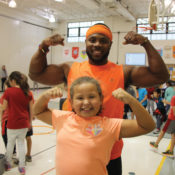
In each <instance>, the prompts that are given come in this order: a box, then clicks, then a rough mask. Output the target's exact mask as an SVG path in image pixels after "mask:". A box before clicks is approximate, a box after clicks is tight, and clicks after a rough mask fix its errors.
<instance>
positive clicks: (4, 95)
mask: <svg viewBox="0 0 175 175" xmlns="http://www.w3.org/2000/svg"><path fill="white" fill-rule="evenodd" d="M8 90H9V88H7V89H6V90H5V92H4V94H3V99H5V100H7V101H9V95H8Z"/></svg>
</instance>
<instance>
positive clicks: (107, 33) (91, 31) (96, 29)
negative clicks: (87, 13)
mask: <svg viewBox="0 0 175 175" xmlns="http://www.w3.org/2000/svg"><path fill="white" fill-rule="evenodd" d="M94 33H100V34H103V35H105V36H107V37H108V38H109V39H110V40H111V41H112V32H111V30H110V29H109V28H108V27H106V26H104V25H101V24H97V25H94V26H92V27H90V28H89V29H88V31H87V32H86V38H88V37H89V36H90V35H92V34H94Z"/></svg>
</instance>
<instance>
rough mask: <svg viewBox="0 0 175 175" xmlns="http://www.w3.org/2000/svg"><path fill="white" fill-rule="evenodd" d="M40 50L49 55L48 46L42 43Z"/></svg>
mask: <svg viewBox="0 0 175 175" xmlns="http://www.w3.org/2000/svg"><path fill="white" fill-rule="evenodd" d="M39 50H40V51H41V52H43V53H44V54H47V53H48V52H49V46H47V45H45V44H43V43H41V44H40V45H39Z"/></svg>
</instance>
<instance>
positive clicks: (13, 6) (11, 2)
mask: <svg viewBox="0 0 175 175" xmlns="http://www.w3.org/2000/svg"><path fill="white" fill-rule="evenodd" d="M9 7H11V8H15V7H16V2H15V0H10V2H9Z"/></svg>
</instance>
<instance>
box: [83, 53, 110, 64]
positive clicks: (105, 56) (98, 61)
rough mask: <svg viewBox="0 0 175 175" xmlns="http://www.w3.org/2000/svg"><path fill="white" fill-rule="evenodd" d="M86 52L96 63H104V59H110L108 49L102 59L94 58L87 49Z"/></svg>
mask: <svg viewBox="0 0 175 175" xmlns="http://www.w3.org/2000/svg"><path fill="white" fill-rule="evenodd" d="M86 53H87V55H88V58H89V60H91V61H92V62H93V63H94V64H95V65H100V64H102V63H103V62H104V61H106V60H107V59H108V55H109V51H108V52H106V53H105V54H104V55H103V56H102V57H101V58H100V59H94V58H93V57H92V54H90V53H89V52H88V51H87V50H86Z"/></svg>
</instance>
